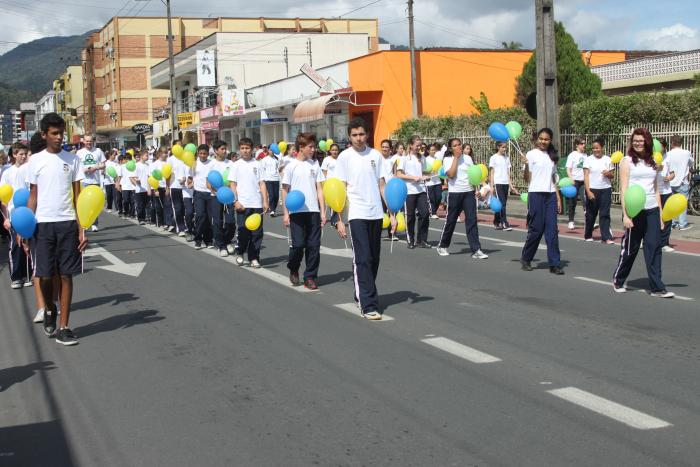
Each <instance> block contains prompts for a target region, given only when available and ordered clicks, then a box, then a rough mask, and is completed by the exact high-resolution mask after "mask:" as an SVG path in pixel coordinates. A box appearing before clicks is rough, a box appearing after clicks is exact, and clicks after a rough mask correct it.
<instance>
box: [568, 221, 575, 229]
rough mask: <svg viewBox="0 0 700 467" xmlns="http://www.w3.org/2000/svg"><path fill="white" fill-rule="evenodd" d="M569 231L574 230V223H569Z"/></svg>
mask: <svg viewBox="0 0 700 467" xmlns="http://www.w3.org/2000/svg"><path fill="white" fill-rule="evenodd" d="M569 230H574V223H573V222H569Z"/></svg>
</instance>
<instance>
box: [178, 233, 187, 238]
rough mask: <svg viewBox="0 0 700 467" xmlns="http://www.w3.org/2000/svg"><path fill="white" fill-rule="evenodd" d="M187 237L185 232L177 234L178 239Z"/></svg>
mask: <svg viewBox="0 0 700 467" xmlns="http://www.w3.org/2000/svg"><path fill="white" fill-rule="evenodd" d="M185 235H187V234H186V233H185V232H178V233H177V236H178V237H184V236H185Z"/></svg>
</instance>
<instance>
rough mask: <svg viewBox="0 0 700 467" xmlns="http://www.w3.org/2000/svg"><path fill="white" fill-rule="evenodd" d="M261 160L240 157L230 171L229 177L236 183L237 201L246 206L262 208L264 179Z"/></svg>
mask: <svg viewBox="0 0 700 467" xmlns="http://www.w3.org/2000/svg"><path fill="white" fill-rule="evenodd" d="M261 172H262V170H261V169H260V162H258V161H256V160H255V159H250V160H244V159H238V160H237V161H236V162H234V163H233V165H232V166H231V170H229V172H228V179H229V181H231V182H235V183H236V195H237V196H236V201H238V202H239V203H241V204H242V205H243V207H245V208H262V207H263V202H262V192H261V191H260V182H261V181H262V173H261Z"/></svg>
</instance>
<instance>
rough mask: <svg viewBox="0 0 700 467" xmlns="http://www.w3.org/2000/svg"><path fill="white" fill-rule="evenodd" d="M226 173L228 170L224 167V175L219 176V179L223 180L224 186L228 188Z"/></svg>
mask: <svg viewBox="0 0 700 467" xmlns="http://www.w3.org/2000/svg"><path fill="white" fill-rule="evenodd" d="M228 171H229V168H228V167H226V170H224V173H223V174H221V178H223V179H224V186H228V183H229V181H228Z"/></svg>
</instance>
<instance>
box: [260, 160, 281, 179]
mask: <svg viewBox="0 0 700 467" xmlns="http://www.w3.org/2000/svg"><path fill="white" fill-rule="evenodd" d="M260 165H261V166H262V169H263V174H264V175H263V180H265V181H266V182H279V180H280V158H279V157H278V156H267V157H265V158H264V159H263V160H262V161H260Z"/></svg>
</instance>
